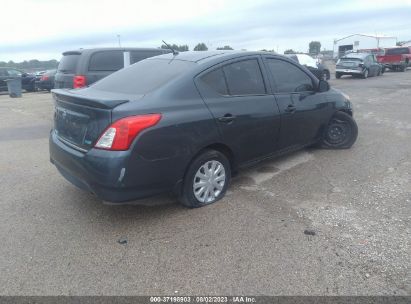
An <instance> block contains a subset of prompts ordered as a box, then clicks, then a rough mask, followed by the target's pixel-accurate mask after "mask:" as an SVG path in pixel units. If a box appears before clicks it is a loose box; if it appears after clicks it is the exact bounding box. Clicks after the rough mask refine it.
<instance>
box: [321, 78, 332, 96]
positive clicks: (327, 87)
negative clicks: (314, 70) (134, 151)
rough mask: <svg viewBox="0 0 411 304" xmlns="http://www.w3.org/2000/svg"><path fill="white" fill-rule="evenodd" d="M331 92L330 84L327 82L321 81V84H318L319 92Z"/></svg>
mask: <svg viewBox="0 0 411 304" xmlns="http://www.w3.org/2000/svg"><path fill="white" fill-rule="evenodd" d="M329 90H330V84H329V83H328V82H327V81H325V80H322V79H320V82H319V83H318V92H320V93H321V92H327V91H329Z"/></svg>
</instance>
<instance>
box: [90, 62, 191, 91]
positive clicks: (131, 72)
mask: <svg viewBox="0 0 411 304" xmlns="http://www.w3.org/2000/svg"><path fill="white" fill-rule="evenodd" d="M195 65H196V63H194V62H190V61H181V60H164V59H147V60H143V61H139V62H137V63H135V64H133V65H131V66H129V67H127V68H125V69H122V70H120V71H118V72H116V73H113V74H111V75H109V76H107V77H106V78H103V79H102V80H100V81H98V82H96V83H95V84H93V85H92V87H93V88H95V89H97V90H101V91H109V92H118V93H125V94H137V95H140V94H147V93H149V92H151V91H153V90H155V89H157V88H159V87H161V86H162V85H164V84H166V83H167V82H169V81H170V80H172V79H173V78H175V77H178V76H179V75H182V74H183V73H184V72H185V71H188V70H189V69H190V68H192V67H193V66H195Z"/></svg>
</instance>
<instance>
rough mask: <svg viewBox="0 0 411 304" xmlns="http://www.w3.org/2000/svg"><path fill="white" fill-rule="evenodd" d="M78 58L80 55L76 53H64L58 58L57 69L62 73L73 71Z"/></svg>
mask: <svg viewBox="0 0 411 304" xmlns="http://www.w3.org/2000/svg"><path fill="white" fill-rule="evenodd" d="M79 58H80V55H77V54H73V55H64V56H63V58H61V60H60V63H59V66H58V68H57V70H58V71H59V72H64V73H75V71H76V67H77V62H78V59H79Z"/></svg>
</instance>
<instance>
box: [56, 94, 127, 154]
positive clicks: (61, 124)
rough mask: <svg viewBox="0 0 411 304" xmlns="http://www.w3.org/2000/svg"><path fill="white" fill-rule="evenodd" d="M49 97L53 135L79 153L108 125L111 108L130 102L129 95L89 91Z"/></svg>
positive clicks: (89, 145)
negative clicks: (50, 98)
mask: <svg viewBox="0 0 411 304" xmlns="http://www.w3.org/2000/svg"><path fill="white" fill-rule="evenodd" d="M80 91H81V92H80ZM83 93H84V94H83ZM86 93H87V94H86ZM53 98H54V103H55V113H54V132H56V134H57V136H58V137H59V138H60V139H61V140H62V141H63V142H65V143H66V144H68V145H70V146H72V147H74V148H77V149H78V150H81V151H88V150H89V149H91V148H92V147H93V146H94V144H95V142H96V141H97V140H98V138H99V136H100V135H101V134H102V133H103V131H104V130H105V129H106V128H107V127H108V126H109V125H110V124H111V122H112V121H111V112H112V109H113V108H115V107H116V106H118V105H120V104H123V103H126V102H128V101H129V100H130V98H129V96H121V95H118V94H116V95H113V94H110V93H108V92H98V91H97V92H96V91H93V90H91V89H90V88H87V89H82V90H78V91H74V90H53Z"/></svg>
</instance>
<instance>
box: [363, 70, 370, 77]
mask: <svg viewBox="0 0 411 304" xmlns="http://www.w3.org/2000/svg"><path fill="white" fill-rule="evenodd" d="M368 73H369V72H368V69H365V70H364V72H362V78H363V79H366V78H368Z"/></svg>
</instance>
